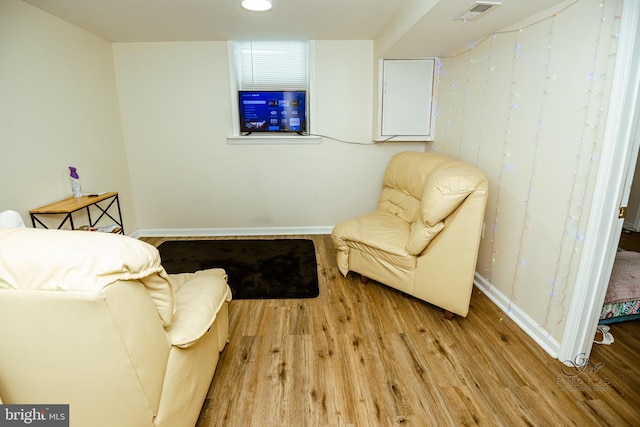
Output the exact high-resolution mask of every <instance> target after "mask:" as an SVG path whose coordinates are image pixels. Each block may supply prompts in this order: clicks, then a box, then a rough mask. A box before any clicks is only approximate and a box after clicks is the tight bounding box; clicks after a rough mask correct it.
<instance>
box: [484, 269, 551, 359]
mask: <svg viewBox="0 0 640 427" xmlns="http://www.w3.org/2000/svg"><path fill="white" fill-rule="evenodd" d="M473 284H474V285H476V287H477V288H478V289H480V290H481V291H482V293H484V294H485V295H486V296H487V297H489V299H490V300H491V301H493V303H494V304H495V305H497V306H498V307H499V308H500V309H501V310H502V311H504V312H505V314H506V315H507V316H508V317H510V318H511V319H512V320H513V321H514V322H515V323H516V324H517V325H518V326H519V327H520V329H522V330H523V331H524V332H525V333H526V334H527V335H529V336H530V337H531V338H533V340H534V341H535V342H536V343H537V344H538V345H539V346H540V347H542V348H543V349H544V350H545V351H546V352H547V353H549V355H551V357H553V358H555V359H557V358H558V353H559V351H560V343H559V342H558V341H557V340H556V339H555V338H553V337H552V336H551V334H549V331H547V330H545V329H544V328H543V327H542V326H541V325H540V324H538V322H536V321H535V320H533V319H532V318H531V317H530V316H529V315H528V314H527V313H525V312H524V311H523V310H522V309H521V308H520V307H518V306H517V305H515V304H513V303H512V302H511V300H510V299H509V298H508V297H507V296H505V295H504V294H503V293H502V292H500V291H499V290H498V289H497V288H496V287H495V286H493V285H492V284H491V283H490V282H489V281H487V279H485V278H484V277H482V276H481V275H480V274H478V273H476V274H475V280H474V281H473Z"/></svg>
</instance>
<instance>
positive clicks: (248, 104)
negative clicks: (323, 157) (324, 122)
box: [238, 90, 307, 133]
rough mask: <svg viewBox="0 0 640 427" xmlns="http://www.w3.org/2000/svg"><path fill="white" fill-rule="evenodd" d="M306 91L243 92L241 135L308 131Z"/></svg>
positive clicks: (240, 94) (241, 96) (239, 96)
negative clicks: (243, 133) (242, 133)
mask: <svg viewBox="0 0 640 427" xmlns="http://www.w3.org/2000/svg"><path fill="white" fill-rule="evenodd" d="M306 98H307V92H306V91H304V90H282V91H271V90H270V91H246V90H244V91H239V92H238V100H239V107H240V109H239V113H240V132H246V133H253V132H297V133H303V132H306V131H307V99H306Z"/></svg>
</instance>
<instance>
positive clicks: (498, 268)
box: [434, 0, 622, 341]
mask: <svg viewBox="0 0 640 427" xmlns="http://www.w3.org/2000/svg"><path fill="white" fill-rule="evenodd" d="M569 4H572V3H570V2H567V3H565V4H564V5H563V6H567V5H569ZM601 4H602V5H601ZM621 4H622V2H621V1H615V0H612V1H606V2H601V1H600V0H583V1H580V2H577V3H575V4H572V5H571V6H569V7H568V8H566V9H565V10H562V11H560V12H559V13H557V14H555V13H553V12H557V9H556V10H554V11H552V12H549V13H546V14H542V15H538V16H535V17H531V18H530V19H529V20H527V21H526V22H522V23H520V24H518V25H516V26H514V27H513V28H510V29H507V30H506V31H505V32H500V33H497V34H495V35H494V36H492V37H489V38H487V39H485V40H481V41H478V42H477V43H476V44H475V46H474V47H473V48H471V49H467V50H466V51H461V52H455V53H452V55H450V57H449V58H443V59H442V65H441V67H440V85H439V88H440V90H439V94H438V117H437V120H436V142H435V143H434V149H435V151H437V152H440V153H443V154H447V155H450V156H453V157H456V158H460V159H462V160H465V161H468V162H470V163H473V164H476V165H478V166H479V167H480V168H481V169H482V170H484V171H485V172H486V173H487V176H488V178H489V183H490V187H489V201H488V206H487V211H486V232H485V237H484V239H483V240H482V243H481V248H480V255H479V260H478V268H477V272H478V274H479V275H480V276H481V277H480V279H481V281H482V282H483V283H484V285H485V286H486V287H487V291H488V292H489V293H490V294H493V295H496V296H498V299H500V298H502V300H503V301H504V305H505V306H506V307H505V308H507V309H508V310H509V312H511V313H512V314H514V315H516V316H520V318H521V319H524V320H526V321H528V322H530V323H532V325H533V326H532V330H534V331H537V332H538V334H539V335H540V336H542V337H544V336H547V337H548V338H549V339H550V341H553V340H554V339H555V340H558V341H559V340H561V339H562V335H563V331H564V326H565V315H566V313H567V310H568V305H569V304H570V301H571V293H572V290H573V288H574V285H575V278H576V272H577V269H578V267H579V262H580V254H581V249H582V247H583V243H584V242H583V236H584V231H585V229H586V226H587V223H586V221H587V219H588V213H589V206H590V203H591V194H592V189H593V185H594V179H595V175H596V171H597V168H598V158H599V154H600V149H601V146H602V138H603V131H604V124H605V120H606V117H607V107H608V101H609V90H610V86H611V81H612V77H613V72H612V71H613V65H614V60H615V51H616V46H617V37H616V35H617V31H618V28H619V24H620V7H621ZM496 321H497V319H496ZM530 326H531V325H530Z"/></svg>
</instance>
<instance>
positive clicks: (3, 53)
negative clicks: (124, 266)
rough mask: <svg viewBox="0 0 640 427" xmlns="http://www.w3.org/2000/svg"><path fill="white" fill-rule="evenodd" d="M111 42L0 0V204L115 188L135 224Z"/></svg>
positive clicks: (21, 205) (129, 223)
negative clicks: (76, 184) (76, 183)
mask: <svg viewBox="0 0 640 427" xmlns="http://www.w3.org/2000/svg"><path fill="white" fill-rule="evenodd" d="M112 58H113V56H112V52H111V44H110V43H109V42H107V41H105V40H103V39H101V38H99V37H96V36H94V35H92V34H90V33H88V32H86V31H85V30H83V29H81V28H78V27H76V26H73V25H71V24H68V23H66V22H64V21H62V20H60V19H58V18H55V17H53V16H51V15H49V14H47V13H45V12H43V11H41V10H39V9H36V8H34V7H32V6H30V5H28V4H26V3H23V2H21V1H19V0H2V2H0V64H1V65H0V94H2V95H1V96H0V182H1V183H2V184H1V186H0V210H4V209H13V210H17V211H19V212H20V214H21V215H22V216H23V219H24V220H25V222H29V216H28V211H29V209H33V208H36V207H39V206H41V205H44V204H47V203H50V202H54V201H56V200H59V199H62V198H66V197H70V196H71V187H70V184H69V170H68V168H67V167H68V166H75V167H77V168H78V172H79V174H80V178H81V182H82V185H83V189H84V190H85V191H89V192H93V191H95V192H97V191H118V192H120V193H121V194H120V196H121V205H122V209H123V215H124V222H125V231H127V232H130V231H133V230H135V229H136V228H137V224H136V217H135V209H134V205H133V200H132V198H131V189H130V185H129V172H128V168H127V162H126V159H125V152H124V143H123V139H122V130H121V127H120V115H119V109H118V100H117V92H116V84H115V75H114V69H113V59H112Z"/></svg>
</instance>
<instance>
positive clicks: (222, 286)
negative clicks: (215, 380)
mask: <svg viewBox="0 0 640 427" xmlns="http://www.w3.org/2000/svg"><path fill="white" fill-rule="evenodd" d="M230 300H231V292H230V289H229V287H228V286H227V282H226V275H225V272H224V271H223V270H220V269H214V270H204V271H200V272H197V273H195V274H192V273H189V274H177V275H167V274H166V273H165V271H164V269H163V267H162V266H161V264H160V258H159V255H158V251H157V250H156V249H155V248H154V247H153V246H151V245H148V244H146V243H144V242H142V241H139V240H136V239H133V238H129V237H126V236H122V235H115V234H106V233H92V232H84V231H62V230H43V229H38V230H35V229H31V228H23V229H17V228H12V229H0V342H1V344H0V345H1V346H2V349H1V351H0V398H1V399H2V401H3V402H4V403H5V404H12V403H16V404H69V405H70V406H69V410H70V414H69V415H70V416H69V418H70V425H71V426H75V427H84V426H92V427H99V426H104V427H114V426H118V427H125V426H130V427H142V426H168V427H179V426H189V427H193V426H194V425H195V423H196V421H197V419H198V415H199V413H200V410H201V407H202V404H203V401H204V399H205V397H206V394H207V391H208V389H209V386H210V383H211V379H212V377H213V374H214V371H215V368H216V364H217V362H218V358H219V354H220V352H221V351H222V350H223V348H224V347H225V344H226V343H227V339H228V303H229V301H230Z"/></svg>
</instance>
